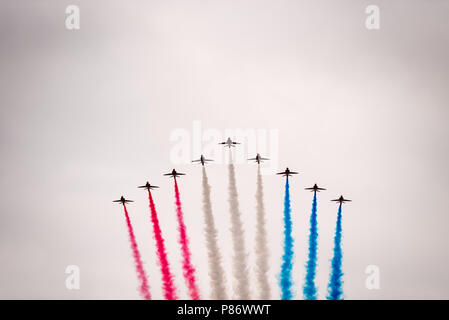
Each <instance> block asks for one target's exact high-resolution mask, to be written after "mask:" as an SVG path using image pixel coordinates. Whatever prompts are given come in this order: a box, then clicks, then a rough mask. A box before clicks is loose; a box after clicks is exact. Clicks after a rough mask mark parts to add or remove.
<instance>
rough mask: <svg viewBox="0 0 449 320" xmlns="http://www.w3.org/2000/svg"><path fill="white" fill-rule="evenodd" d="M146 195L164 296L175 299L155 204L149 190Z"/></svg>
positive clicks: (174, 290) (167, 298)
mask: <svg viewBox="0 0 449 320" xmlns="http://www.w3.org/2000/svg"><path fill="white" fill-rule="evenodd" d="M148 197H149V199H150V210H151V222H152V223H153V231H154V238H155V240H156V247H157V255H158V257H159V263H160V267H161V273H162V282H163V284H164V287H163V288H164V296H165V299H166V300H176V299H177V296H176V289H175V285H174V283H173V276H172V274H171V272H170V265H169V263H168V259H167V253H166V252H165V245H164V238H163V237H162V232H161V228H160V226H159V220H158V218H157V212H156V206H155V205H154V201H153V197H152V196H151V191H150V190H148Z"/></svg>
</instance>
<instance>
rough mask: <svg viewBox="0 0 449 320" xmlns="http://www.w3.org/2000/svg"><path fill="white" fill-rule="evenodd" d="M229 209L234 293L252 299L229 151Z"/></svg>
mask: <svg viewBox="0 0 449 320" xmlns="http://www.w3.org/2000/svg"><path fill="white" fill-rule="evenodd" d="M228 174H229V207H230V211H231V234H232V246H233V249H234V260H233V274H234V280H235V283H234V293H235V298H236V299H238V300H248V299H250V294H249V272H248V267H247V261H246V260H247V256H246V249H245V234H244V231H243V225H242V220H241V213H240V210H239V200H238V194H237V186H236V181H235V169H234V164H233V163H232V155H231V152H230V151H229V165H228Z"/></svg>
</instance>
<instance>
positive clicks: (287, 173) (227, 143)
mask: <svg viewBox="0 0 449 320" xmlns="http://www.w3.org/2000/svg"><path fill="white" fill-rule="evenodd" d="M219 144H222V145H224V146H226V147H229V148H231V147H235V145H236V144H241V143H240V142H236V141H232V140H231V138H228V139H227V140H226V141H224V142H220V143H219ZM248 160H252V161H255V162H257V163H258V164H260V163H261V162H263V161H264V160H269V159H268V158H263V157H261V156H260V154H257V155H256V157H254V158H249V159H248ZM210 161H213V160H211V159H206V158H205V157H204V156H203V155H201V157H200V158H199V159H197V160H192V162H197V163H201V165H203V166H204V164H205V163H207V162H210ZM276 174H278V175H282V176H283V177H289V176H291V175H294V174H298V172H295V171H290V169H289V168H288V167H287V168H286V169H285V170H284V171H282V172H278V173H276ZM184 175H185V173H181V172H177V171H176V170H175V169H173V170H172V171H171V172H169V173H165V174H164V176H170V177H172V178H176V177H180V176H184ZM137 188H141V189H147V190H148V191H150V190H151V189H154V188H159V187H158V186H154V185H151V184H150V183H149V182H148V181H147V182H146V184H145V185H143V186H138V187H137ZM305 190H310V191H311V192H314V193H315V194H316V193H317V192H320V191H323V190H326V189H324V188H320V187H318V186H317V184H316V183H315V184H314V185H313V187H310V188H305ZM331 201H334V202H338V203H340V204H342V203H345V202H352V200H349V199H345V198H344V197H343V196H340V198H338V199H333V200H331ZM112 202H117V203H121V204H123V205H125V204H126V203H129V202H134V201H133V200H127V199H125V197H123V196H121V197H120V199H119V200H114V201H112Z"/></svg>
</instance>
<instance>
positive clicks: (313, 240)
mask: <svg viewBox="0 0 449 320" xmlns="http://www.w3.org/2000/svg"><path fill="white" fill-rule="evenodd" d="M316 212H317V201H316V193H315V194H314V195H313V203H312V214H311V215H310V235H309V256H308V260H307V265H306V279H305V283H304V288H303V294H304V299H305V300H316V299H317V288H316V286H315V275H316V264H317V251H318V223H317V214H316Z"/></svg>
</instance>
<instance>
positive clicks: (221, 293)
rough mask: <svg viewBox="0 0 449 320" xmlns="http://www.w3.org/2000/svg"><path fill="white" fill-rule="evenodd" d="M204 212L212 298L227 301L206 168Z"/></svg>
mask: <svg viewBox="0 0 449 320" xmlns="http://www.w3.org/2000/svg"><path fill="white" fill-rule="evenodd" d="M203 211H204V224H205V228H204V231H205V232H206V246H207V254H208V258H209V277H210V285H211V294H210V298H211V299H212V300H225V299H227V295H226V286H225V281H226V280H225V276H224V270H223V267H222V265H221V255H220V251H219V249H218V243H217V229H216V228H215V222H214V216H213V215H212V204H211V201H210V185H209V182H208V179H207V174H206V168H204V166H203Z"/></svg>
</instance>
